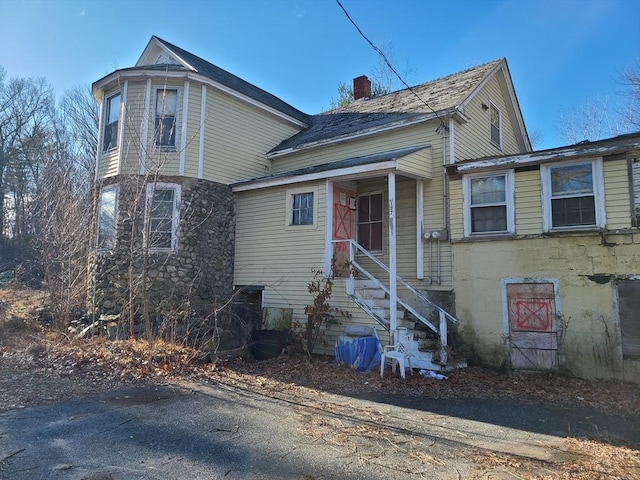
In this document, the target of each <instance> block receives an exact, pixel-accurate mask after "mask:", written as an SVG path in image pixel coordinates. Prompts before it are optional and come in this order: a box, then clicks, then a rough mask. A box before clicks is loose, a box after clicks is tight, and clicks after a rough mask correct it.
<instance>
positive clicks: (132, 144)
mask: <svg viewBox="0 0 640 480" xmlns="http://www.w3.org/2000/svg"><path fill="white" fill-rule="evenodd" d="M145 95H146V82H145V81H137V82H133V81H129V82H128V86H127V100H126V104H125V113H124V122H125V123H124V125H125V128H124V138H123V142H122V143H123V146H122V148H123V151H122V173H123V174H125V175H132V174H133V175H137V174H138V173H139V172H140V159H141V151H142V143H141V142H142V132H143V130H144V125H143V118H144V108H145Z"/></svg>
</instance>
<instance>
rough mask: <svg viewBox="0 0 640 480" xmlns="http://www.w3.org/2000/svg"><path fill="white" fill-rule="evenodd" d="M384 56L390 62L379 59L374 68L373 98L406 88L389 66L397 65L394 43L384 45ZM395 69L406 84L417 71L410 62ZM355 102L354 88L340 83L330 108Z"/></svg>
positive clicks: (372, 78)
mask: <svg viewBox="0 0 640 480" xmlns="http://www.w3.org/2000/svg"><path fill="white" fill-rule="evenodd" d="M381 51H382V52H383V54H384V56H385V57H386V59H387V60H388V62H387V61H385V59H384V58H382V57H379V58H378V63H377V64H376V65H375V66H374V67H373V72H372V73H371V75H370V77H371V96H372V97H380V96H382V95H386V94H387V93H391V92H393V91H395V90H398V89H401V88H403V87H404V85H403V84H402V82H401V81H400V79H399V78H398V76H397V75H396V74H395V72H394V71H393V70H392V69H391V67H390V66H389V64H391V65H394V64H395V54H394V49H393V42H391V41H388V42H386V43H384V44H383V47H382V48H381ZM394 69H395V70H396V71H397V72H399V74H400V75H401V76H402V78H403V79H404V81H405V82H409V81H410V78H411V77H413V75H414V74H415V69H413V68H411V67H410V66H409V62H408V61H406V60H405V62H404V65H403V67H402V68H401V69H398V68H397V66H395V65H394ZM352 102H353V86H352V85H349V84H348V83H344V82H339V83H338V98H337V99H334V98H332V99H331V101H330V108H331V109H335V108H341V107H346V106H347V105H350V104H351V103H352Z"/></svg>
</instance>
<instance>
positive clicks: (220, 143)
mask: <svg viewBox="0 0 640 480" xmlns="http://www.w3.org/2000/svg"><path fill="white" fill-rule="evenodd" d="M297 131H298V130H297V129H296V128H294V127H291V126H290V125H287V124H285V123H284V122H282V121H281V120H278V119H277V118H276V117H274V116H270V115H267V114H266V113H264V112H261V111H259V110H257V109H255V108H253V107H251V106H249V105H246V104H244V103H241V102H240V101H238V100H236V99H234V98H232V97H230V96H228V95H225V94H222V93H220V92H216V91H214V90H212V89H208V91H207V119H206V131H205V150H204V158H205V167H204V178H206V179H208V180H213V181H216V182H220V183H230V182H234V181H238V180H243V179H251V178H255V177H261V176H264V175H267V174H269V173H271V172H270V168H271V164H270V162H269V160H267V158H266V153H267V152H268V151H269V150H271V149H272V148H273V147H275V146H276V145H278V144H279V143H280V142H282V141H283V140H284V139H286V138H288V137H290V136H292V135H294V134H295V133H296V132H297Z"/></svg>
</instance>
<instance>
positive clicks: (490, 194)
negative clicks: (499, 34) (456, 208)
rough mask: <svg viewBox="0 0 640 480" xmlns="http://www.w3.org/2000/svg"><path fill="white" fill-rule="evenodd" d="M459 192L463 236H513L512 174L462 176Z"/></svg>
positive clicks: (510, 172) (509, 172)
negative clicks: (460, 190)
mask: <svg viewBox="0 0 640 480" xmlns="http://www.w3.org/2000/svg"><path fill="white" fill-rule="evenodd" d="M462 189H463V191H462V195H463V199H464V200H463V201H464V233H465V236H472V235H476V234H505V233H515V212H514V211H515V208H514V205H513V203H514V202H513V196H514V186H513V170H510V171H508V172H501V173H491V174H478V175H465V176H464V177H463V183H462Z"/></svg>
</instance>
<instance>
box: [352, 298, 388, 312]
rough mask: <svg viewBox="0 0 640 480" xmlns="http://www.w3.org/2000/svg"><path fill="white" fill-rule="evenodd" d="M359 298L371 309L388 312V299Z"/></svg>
mask: <svg viewBox="0 0 640 480" xmlns="http://www.w3.org/2000/svg"><path fill="white" fill-rule="evenodd" d="M360 298H362V301H363V302H364V303H366V304H367V305H369V306H370V307H371V308H384V309H387V310H388V309H389V307H390V305H391V301H390V300H389V299H388V298H367V297H360Z"/></svg>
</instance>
